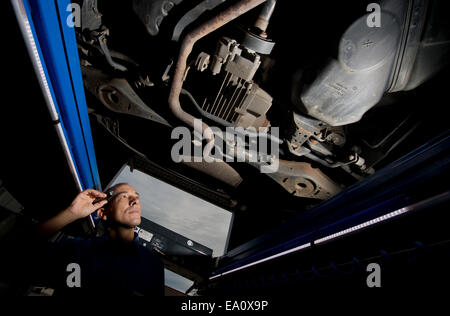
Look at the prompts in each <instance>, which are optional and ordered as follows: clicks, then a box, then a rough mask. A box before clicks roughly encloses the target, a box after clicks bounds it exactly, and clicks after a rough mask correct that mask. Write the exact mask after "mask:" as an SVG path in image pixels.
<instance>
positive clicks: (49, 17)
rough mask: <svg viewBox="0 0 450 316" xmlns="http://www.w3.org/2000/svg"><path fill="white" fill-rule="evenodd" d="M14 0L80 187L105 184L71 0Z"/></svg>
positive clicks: (36, 70)
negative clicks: (83, 78)
mask: <svg viewBox="0 0 450 316" xmlns="http://www.w3.org/2000/svg"><path fill="white" fill-rule="evenodd" d="M11 2H12V5H13V8H14V11H15V13H16V17H17V20H18V23H19V26H20V29H21V32H22V34H23V37H24V40H25V44H26V46H27V49H28V52H29V54H30V58H31V60H32V63H33V66H34V69H35V72H36V75H37V77H38V81H39V83H40V85H41V89H42V92H43V94H44V97H45V99H46V102H47V106H48V108H49V111H50V115H51V117H52V119H53V121H54V124H55V128H56V131H57V133H58V137H59V139H60V142H61V145H62V146H63V150H64V152H65V155H66V158H67V160H68V164H69V166H70V168H71V172H72V174H73V176H74V180H75V182H76V183H77V186H78V189H79V190H80V191H81V190H84V189H87V188H95V189H97V190H101V184H100V177H99V174H98V169H97V161H96V158H95V151H94V144H93V140H92V134H91V128H90V123H89V117H88V111H87V105H86V98H85V94H84V88H83V80H82V76H81V68H80V63H79V57H78V50H77V42H76V37H75V30H74V28H73V26H71V25H69V24H70V23H68V22H67V21H70V20H69V19H70V18H71V14H72V10H71V6H70V4H71V2H70V1H69V0H54V1H53V0H52V1H50V0H49V1H47V0H46V1H42V0H11ZM91 224H92V225H94V222H93V220H92V217H91Z"/></svg>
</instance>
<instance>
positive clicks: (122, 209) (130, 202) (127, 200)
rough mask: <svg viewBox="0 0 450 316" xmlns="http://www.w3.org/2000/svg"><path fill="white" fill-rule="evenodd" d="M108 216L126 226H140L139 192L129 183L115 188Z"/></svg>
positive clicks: (107, 212)
mask: <svg viewBox="0 0 450 316" xmlns="http://www.w3.org/2000/svg"><path fill="white" fill-rule="evenodd" d="M105 215H106V216H108V217H110V218H111V219H113V220H114V221H115V222H117V223H119V224H122V225H125V226H130V227H134V226H138V225H139V224H140V223H141V203H140V201H139V194H138V193H137V192H136V190H135V189H134V188H133V187H132V186H131V185H128V184H122V185H120V186H118V187H117V188H115V190H114V195H113V198H112V200H111V201H110V207H108V210H107V211H106V214H105Z"/></svg>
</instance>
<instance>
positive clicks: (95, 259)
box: [48, 233, 164, 296]
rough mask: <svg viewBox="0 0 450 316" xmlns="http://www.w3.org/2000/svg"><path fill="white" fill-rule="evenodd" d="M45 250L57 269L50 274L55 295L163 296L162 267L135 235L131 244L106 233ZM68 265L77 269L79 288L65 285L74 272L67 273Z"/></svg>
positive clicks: (70, 238)
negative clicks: (75, 265)
mask: <svg viewBox="0 0 450 316" xmlns="http://www.w3.org/2000/svg"><path fill="white" fill-rule="evenodd" d="M48 251H49V253H48V255H49V257H50V258H52V260H53V262H52V264H51V265H50V266H51V267H52V269H56V271H53V273H52V271H50V273H51V274H52V275H53V277H54V278H55V279H54V280H53V281H54V283H55V284H56V286H55V288H56V291H55V295H107V296H111V295H114V296H117V295H145V296H163V295H164V265H163V263H162V261H161V259H160V258H158V257H157V256H156V255H155V254H153V253H152V252H151V251H150V250H149V249H147V248H145V247H144V246H142V245H140V244H139V237H138V236H137V234H136V233H135V238H134V241H133V242H130V243H123V242H120V241H114V240H111V239H110V238H109V237H108V235H107V234H105V235H103V236H101V237H96V238H91V239H81V238H72V237H64V238H62V239H61V240H59V241H58V242H55V243H52V244H51V245H50V247H49V248H48ZM70 263H76V264H78V265H79V267H80V274H81V276H80V280H81V283H80V287H69V286H68V283H67V279H68V278H70V275H71V273H72V272H73V271H74V270H70V269H69V271H67V267H68V265H69V264H70ZM69 284H70V282H69ZM70 285H73V283H72V284H70Z"/></svg>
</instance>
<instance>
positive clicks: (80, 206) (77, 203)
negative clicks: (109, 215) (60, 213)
mask: <svg viewBox="0 0 450 316" xmlns="http://www.w3.org/2000/svg"><path fill="white" fill-rule="evenodd" d="M105 197H106V194H105V193H102V192H99V191H97V190H93V189H88V190H85V191H83V192H81V193H79V194H78V195H77V196H76V197H75V199H74V200H73V201H72V203H71V204H70V206H69V207H68V208H67V211H69V212H70V213H71V214H72V215H73V216H74V217H75V218H76V219H80V218H84V217H86V216H88V215H90V214H92V213H93V212H95V211H96V210H98V209H99V208H101V207H103V206H104V205H105V204H106V203H108V201H107V200H103V201H100V202H98V203H95V204H92V202H94V200H95V199H98V198H105Z"/></svg>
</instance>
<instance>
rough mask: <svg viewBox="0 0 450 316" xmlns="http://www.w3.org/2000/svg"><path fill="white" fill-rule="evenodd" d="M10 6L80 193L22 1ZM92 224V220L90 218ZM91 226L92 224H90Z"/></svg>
mask: <svg viewBox="0 0 450 316" xmlns="http://www.w3.org/2000/svg"><path fill="white" fill-rule="evenodd" d="M11 3H12V6H13V8H14V12H15V14H16V18H17V22H18V24H19V27H20V30H21V32H22V35H23V38H24V41H25V45H26V47H27V50H28V53H29V55H30V57H31V61H32V64H33V68H34V70H35V73H36V76H37V79H38V81H39V85H40V86H41V90H42V92H43V94H44V99H45V101H46V103H47V107H48V110H49V112H50V116H51V118H52V120H53V121H54V122H58V123H57V124H55V128H56V132H57V134H58V138H59V141H60V142H61V145H62V147H63V151H64V155H65V156H66V159H67V161H68V163H69V168H70V171H71V173H72V175H73V178H74V180H75V182H76V184H77V187H78V190H79V191H82V190H83V186H82V184H81V181H80V178H79V176H78V173H77V171H76V168H75V163H74V161H73V158H72V154H71V152H70V149H69V146H68V144H67V140H66V138H65V136H64V131H63V129H62V126H61V123H60V122H59V116H58V112H57V111H56V106H55V103H54V102H53V98H52V94H51V92H50V88H49V85H48V82H47V77H46V76H45V72H44V67H43V66H42V62H41V59H40V56H39V52H38V49H37V46H36V42H35V40H34V36H33V32H32V30H31V26H30V22H29V21H28V17H27V14H26V11H25V7H24V5H23V1H22V0H11ZM91 222H92V218H91ZM91 224H92V223H91Z"/></svg>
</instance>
